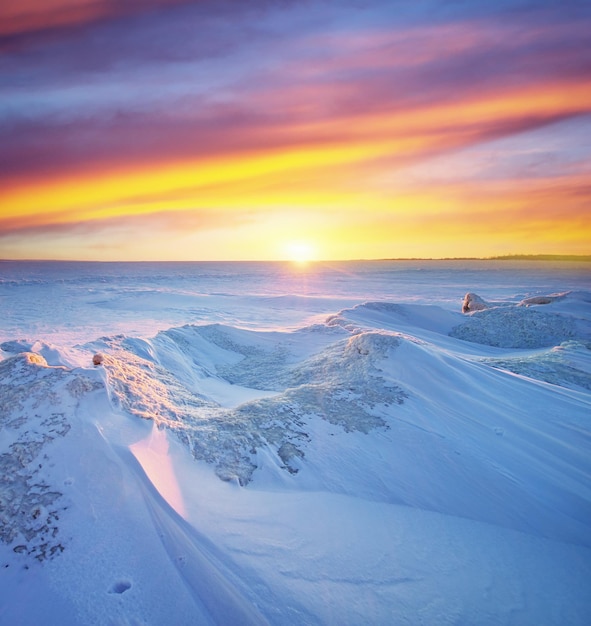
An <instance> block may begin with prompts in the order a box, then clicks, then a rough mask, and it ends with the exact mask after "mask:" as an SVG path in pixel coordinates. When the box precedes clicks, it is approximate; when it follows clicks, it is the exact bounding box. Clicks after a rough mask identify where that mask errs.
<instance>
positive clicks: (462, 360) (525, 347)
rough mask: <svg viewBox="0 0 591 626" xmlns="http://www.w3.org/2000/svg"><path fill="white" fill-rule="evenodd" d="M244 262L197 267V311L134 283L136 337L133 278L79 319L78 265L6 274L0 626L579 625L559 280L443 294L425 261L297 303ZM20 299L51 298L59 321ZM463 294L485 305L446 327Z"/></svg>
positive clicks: (588, 508)
mask: <svg viewBox="0 0 591 626" xmlns="http://www.w3.org/2000/svg"><path fill="white" fill-rule="evenodd" d="M222 265H223V264H222ZM246 266H247V267H245V268H244V269H243V270H242V269H241V268H240V267H237V269H236V276H235V277H233V276H232V275H231V273H229V272H227V271H226V270H227V268H226V267H225V266H224V267H222V268H221V269H218V270H216V268H215V267H213V266H212V267H209V269H208V272H209V274H208V276H209V275H211V276H216V277H217V278H218V279H219V281H218V283H222V284H217V283H216V284H215V285H214V284H213V283H212V285H211V286H210V287H209V291H207V289H205V288H204V286H203V285H201V291H202V293H201V294H200V295H199V298H201V299H206V298H209V299H212V301H213V300H215V301H216V302H215V304H214V305H213V307H212V311H213V312H212V313H211V314H210V313H202V314H200V315H203V319H194V318H191V316H190V314H189V313H188V310H187V309H186V308H182V307H184V306H185V305H184V304H183V302H186V301H187V299H188V300H190V301H191V302H194V301H193V300H192V298H193V296H192V295H191V293H189V291H190V290H189V289H188V283H189V282H190V281H192V280H195V277H194V275H193V274H191V275H184V274H183V273H182V272H181V271H180V270H178V268H174V269H175V272H176V274H174V275H170V276H169V277H168V279H167V280H165V276H164V275H165V274H166V272H165V270H163V269H161V268H160V269H159V271H160V274H158V277H159V280H160V279H162V282H159V280H156V279H154V280H153V281H152V285H151V288H149V286H150V285H149V282H150V281H149V278H147V277H146V276H143V275H142V277H138V278H137V284H138V288H139V286H141V288H142V290H144V291H149V293H150V302H151V304H150V306H149V307H148V308H147V309H146V308H143V307H145V305H146V299H145V298H144V297H142V298H140V299H138V300H137V301H136V306H137V311H136V319H135V320H133V319H131V318H130V319H129V320H128V319H127V318H123V319H122V318H121V317H119V314H120V313H121V311H122V310H124V309H125V307H128V310H129V311H130V312H132V311H133V308H132V303H131V299H130V296H129V290H130V288H131V287H132V286H133V284H134V283H133V280H132V278H133V277H132V276H127V277H126V278H125V279H124V280H123V279H122V280H121V283H122V286H121V298H119V297H118V291H117V285H116V284H115V282H110V283H109V290H110V298H111V299H110V305H109V307H104V306H103V305H101V307H100V310H101V311H102V312H103V313H102V314H99V316H98V317H96V318H94V320H93V319H92V318H93V314H94V313H95V311H96V308H95V307H96V304H89V300H88V298H87V294H88V290H89V289H90V288H93V287H91V285H94V284H95V281H96V277H93V276H92V275H91V272H90V269H89V268H88V266H86V265H85V266H84V267H83V270H80V271H78V273H76V271H74V270H75V268H74V270H73V271H72V276H71V277H70V278H69V279H68V280H63V279H62V281H61V282H58V281H56V280H55V279H52V277H51V272H49V274H48V276H45V277H44V276H43V275H42V272H41V270H39V269H37V270H36V271H37V272H38V274H36V278H35V280H34V281H32V280H31V279H30V278H27V279H26V280H24V279H23V278H22V273H23V269H22V267H20V266H19V272H20V274H19V273H18V272H17V273H15V275H14V276H13V277H12V278H11V277H8V278H7V279H6V280H5V281H4V282H3V283H2V285H3V287H2V289H0V295H2V296H4V297H5V298H8V297H9V296H10V294H11V293H15V292H18V294H17V298H16V303H17V304H15V305H14V307H13V309H12V310H11V309H10V308H8V316H7V321H6V324H5V325H4V327H3V328H2V337H3V339H4V341H3V343H1V344H0V349H1V350H2V352H1V353H0V466H1V470H2V471H1V473H0V505H1V506H0V518H1V522H2V524H1V527H0V528H1V530H0V623H7V624H39V623H60V624H66V625H68V624H86V623H94V624H123V623H125V624H161V623H174V624H224V625H225V624H265V623H269V624H279V625H282V624H286V625H287V624H295V623H297V624H351V625H357V624H387V623H388V624H389V623H395V624H526V623H527V624H532V623H536V624H542V623H543V624H557V625H558V624H566V623H568V624H581V625H582V624H586V623H587V622H588V615H589V614H590V611H591V599H590V598H591V593H590V591H591V584H590V581H591V481H590V478H591V454H590V452H591V430H590V424H589V416H590V415H591V411H590V408H591V293H590V292H591V289H587V290H586V289H585V288H584V287H585V282H584V280H582V279H581V277H580V275H579V274H577V273H576V272H574V273H573V274H572V275H569V273H568V272H567V271H566V270H564V269H563V270H562V271H561V272H560V273H557V272H556V270H554V269H552V270H548V272H547V273H546V278H547V280H546V282H547V283H548V285H547V287H548V288H547V289H546V290H545V291H543V290H541V289H538V288H535V289H532V290H531V291H529V292H528V291H527V289H525V288H524V286H523V285H521V284H519V285H517V284H515V285H507V280H506V279H507V276H506V271H505V269H499V270H498V271H494V268H495V267H497V266H496V265H495V266H494V267H493V268H491V269H490V273H485V272H484V271H481V272H480V277H481V279H482V284H481V285H478V286H476V285H474V284H469V283H468V280H467V277H469V276H471V275H472V274H470V273H468V274H463V273H462V272H460V271H456V272H454V271H453V270H452V269H449V267H447V266H446V267H444V269H445V271H447V272H448V273H449V280H448V289H447V291H446V289H445V288H444V286H443V285H442V282H441V276H442V272H443V270H442V268H441V267H440V266H428V267H426V268H425V271H423V272H421V281H420V285H419V286H418V287H417V289H416V291H415V292H412V291H409V285H410V284H411V282H412V281H411V278H412V276H411V273H412V274H413V275H414V273H416V268H414V269H412V268H407V270H406V271H407V272H408V273H407V274H405V273H404V272H401V271H400V269H398V266H395V267H396V268H397V269H396V271H395V272H393V274H392V275H389V274H388V272H386V271H385V269H384V265H383V264H377V265H376V267H375V272H374V273H372V272H371V267H369V266H368V264H361V265H360V268H361V269H360V274H361V275H362V277H363V280H361V279H359V280H357V279H355V280H354V278H355V276H354V274H352V273H351V272H349V274H345V273H344V272H340V273H338V274H335V276H336V277H338V279H339V280H338V281H337V280H335V285H336V286H335V288H334V289H333V290H329V289H328V288H327V287H328V286H329V281H328V279H327V278H326V277H322V276H321V277H316V278H314V277H311V278H310V281H308V283H307V284H308V285H309V284H316V287H314V290H315V293H314V294H313V295H310V294H308V295H306V294H301V293H299V292H297V291H296V292H294V293H290V292H289V290H290V289H293V287H294V284H296V283H290V284H287V285H286V290H287V291H286V293H284V294H278V293H273V292H265V291H264V289H263V285H264V280H263V279H264V271H263V269H261V268H259V267H258V266H257V268H255V269H256V272H255V271H254V270H253V268H252V267H250V265H249V264H246ZM214 270H215V271H214ZM222 270H223V271H222ZM349 270H351V266H349ZM281 271H282V272H283V271H284V270H283V269H282V270H281ZM462 271H464V270H462ZM113 272H114V270H113ZM241 272H243V273H244V275H243V274H241ZM277 272H278V270H277V268H276V267H272V268H271V269H270V270H269V271H268V276H267V278H268V280H269V283H273V281H274V280H275V279H276V277H277ZM245 275H246V276H250V277H253V276H254V278H255V279H256V280H255V283H256V289H257V293H254V292H253V293H248V292H244V291H240V290H244V276H245ZM518 275H519V277H520V280H525V278H527V272H526V271H525V270H524V269H523V268H520V269H519V273H518ZM347 276H352V278H351V279H350V282H349V285H348V287H347V285H346V277H347ZM394 277H397V278H398V280H399V283H400V284H401V285H404V288H400V287H398V289H399V290H400V293H399V294H398V297H395V296H396V294H392V293H391V294H390V295H389V296H388V297H387V298H384V297H383V294H384V293H385V292H387V291H388V289H391V290H392V289H393V288H392V286H391V280H392V279H393V278H394ZM462 277H463V278H464V279H466V280H465V281H464V282H466V283H467V284H466V285H464V287H462V288H460V287H458V284H459V283H461V282H462ZM530 278H531V281H532V283H536V282H543V281H542V278H543V273H541V270H540V266H539V265H538V264H536V265H535V266H534V267H533V269H532V271H531V272H530ZM253 280H254V279H253ZM89 281H90V282H89ZM429 281H431V283H432V285H433V287H434V289H436V290H437V294H430V292H429V290H428V289H427V285H428V284H429ZM559 282H560V283H561V284H558V283H559ZM297 284H299V285H301V284H303V281H302V278H301V276H300V277H299V278H298V280H297ZM164 285H165V286H166V287H165V288H164ZM368 285H369V287H368ZM40 286H42V288H43V289H44V290H45V291H47V292H49V291H51V290H54V291H55V297H56V298H58V299H61V297H63V296H64V294H65V293H66V292H67V296H68V298H70V299H71V300H72V302H71V303H70V304H69V305H68V306H69V307H70V309H71V311H72V313H71V314H70V316H69V315H67V314H65V315H64V316H63V318H62V320H61V325H60V324H55V320H54V319H53V315H54V313H53V312H51V311H50V312H49V313H48V314H47V317H46V318H44V313H43V312H39V310H36V311H35V313H34V314H33V313H31V309H34V307H33V304H32V303H33V302H34V300H35V298H36V297H37V295H38V290H39V288H40ZM320 287H322V288H323V289H325V293H323V294H322V293H319V291H320ZM590 287H591V285H590ZM214 288H215V290H216V293H222V292H223V293H224V294H226V295H224V296H223V298H224V307H225V308H224V309H223V310H220V311H216V310H215V307H216V306H218V305H219V304H220V301H219V299H217V298H218V296H216V295H214V293H213V292H214ZM273 289H276V287H273ZM368 289H369V290H370V291H372V292H373V296H374V297H373V298H372V297H369V298H368V297H367V296H368V295H369V296H371V295H372V293H369V294H368V293H366V292H367V290H368ZM175 290H176V291H175ZM468 290H470V291H473V292H478V293H480V294H482V298H483V299H484V300H485V301H486V302H487V305H488V306H487V308H486V309H483V310H477V311H473V312H470V313H468V314H467V315H466V314H462V313H461V307H462V298H463V295H464V294H465V293H466V292H467V291H468ZM510 291H511V293H510ZM60 292H61V296H60ZM177 292H178V294H181V295H184V296H186V297H187V298H186V299H184V300H183V299H178V298H175V297H173V298H170V296H171V294H173V295H174V294H175V293H177ZM27 293H28V296H27V295H26V294H27ZM454 294H455V296H454ZM555 296H559V297H555ZM27 297H28V298H29V300H30V303H29V307H28V308H26V309H21V308H20V306H21V305H22V304H23V303H24V302H25V301H26V300H27ZM454 297H455V303H454V304H453V306H452V305H451V303H452V301H454ZM532 299H535V300H532ZM271 303H272V304H271ZM17 305H18V306H17ZM179 305H180V306H181V309H180V310H179V309H177V307H178V306H179ZM275 305H277V306H278V307H281V306H285V307H286V308H285V309H284V310H283V311H282V312H281V313H279V314H277V315H276V312H275V309H274V308H273V307H275ZM335 305H336V306H335ZM191 306H192V304H191ZM65 308H66V306H65V305H64V304H62V312H63V311H64V310H65ZM11 311H12V312H11ZM105 311H111V313H110V314H108V315H107V314H105V313H104V312H105ZM82 312H83V313H84V315H85V316H86V317H87V318H88V319H89V320H90V322H89V324H90V327H89V328H88V329H83V330H77V326H82V321H81V320H80V319H79V315H80V314H81V313H82ZM103 315H104V316H103ZM109 315H110V317H109ZM167 317H170V318H175V317H179V318H180V317H183V318H184V322H183V323H181V324H177V325H170V326H164V327H160V326H161V325H163V324H164V323H165V318H167ZM33 318H34V319H33ZM273 319H275V323H273ZM29 321H30V322H31V323H30V324H29V323H28V322H29ZM51 324H54V326H53V331H52V332H51V333H49V332H40V333H39V334H38V336H36V335H35V332H36V330H39V329H43V328H49V326H50V325H51ZM140 326H141V327H142V328H144V329H149V330H150V332H143V333H134V332H133V328H136V327H140ZM21 327H22V329H23V330H26V331H27V332H24V333H23V334H22V335H21V334H17V333H16V332H15V333H14V334H11V333H12V332H13V331H16V330H17V329H18V328H21ZM111 327H112V330H114V332H108V329H109V328H111ZM152 331H153V332H152ZM92 333H96V334H94V336H92ZM97 352H100V353H101V354H102V355H103V356H104V360H103V363H102V365H99V366H93V364H92V357H93V355H94V354H96V353H97Z"/></svg>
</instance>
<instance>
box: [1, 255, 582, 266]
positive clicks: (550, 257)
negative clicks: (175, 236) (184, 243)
mask: <svg viewBox="0 0 591 626" xmlns="http://www.w3.org/2000/svg"><path fill="white" fill-rule="evenodd" d="M511 260H514V261H582V262H591V254H503V255H494V256H485V257H475V256H466V257H382V258H359V259H309V260H307V261H304V262H301V263H300V264H302V265H312V264H314V263H356V262H380V261H381V262H384V261H511ZM0 263H105V264H106V263H291V264H294V263H295V264H297V263H298V261H294V260H293V259H201V260H196V259H194V260H180V259H179V260H170V259H169V260H164V259H160V260H154V259H151V260H149V259H143V260H109V261H104V260H98V259H2V258H0Z"/></svg>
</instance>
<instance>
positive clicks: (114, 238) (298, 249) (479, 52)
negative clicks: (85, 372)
mask: <svg viewBox="0 0 591 626" xmlns="http://www.w3.org/2000/svg"><path fill="white" fill-rule="evenodd" d="M590 32H591V3H590V2H589V1H588V0H582V1H576V0H561V1H555V2H550V1H548V2H546V1H543V0H539V1H537V2H534V1H531V0H530V1H527V0H496V1H495V2H476V1H466V0H455V1H450V0H445V1H444V0H414V1H410V0H407V1H402V0H383V1H378V0H339V1H337V0H334V1H330V0H326V1H321V2H320V1H307V0H298V1H295V0H249V1H248V2H245V1H244V0H193V1H186V0H185V1H183V0H127V1H125V2H123V1H120V0H2V2H1V3H0V258H4V259H7V258H9V259H80V260H102V261H114V260H165V261H169V260H181V261H185V260H196V261H199V260H274V259H276V260H278V259H294V260H297V259H300V260H305V259H373V258H401V257H424V258H442V257H463V256H469V257H472V256H477V257H487V256H494V255H504V254H591V219H590V218H591V37H590V36H589V33H590Z"/></svg>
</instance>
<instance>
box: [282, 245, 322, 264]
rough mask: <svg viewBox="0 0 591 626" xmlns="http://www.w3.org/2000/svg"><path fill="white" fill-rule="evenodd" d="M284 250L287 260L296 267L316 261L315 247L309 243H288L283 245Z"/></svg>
mask: <svg viewBox="0 0 591 626" xmlns="http://www.w3.org/2000/svg"><path fill="white" fill-rule="evenodd" d="M284 250H285V254H286V257H287V260H289V261H291V262H292V263H295V264H296V265H307V264H308V263H311V262H313V261H317V260H318V257H317V251H316V247H315V246H314V245H313V244H312V243H310V242H309V241H304V240H299V241H290V242H288V243H286V244H285V246H284Z"/></svg>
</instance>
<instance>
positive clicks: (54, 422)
mask: <svg viewBox="0 0 591 626" xmlns="http://www.w3.org/2000/svg"><path fill="white" fill-rule="evenodd" d="M97 388H102V384H100V383H97V382H96V381H93V380H91V379H89V378H88V377H86V376H84V375H82V374H78V373H75V372H71V371H69V370H67V369H66V368H64V367H50V366H48V365H47V362H46V361H45V359H44V358H43V356H41V355H40V354H36V353H32V352H24V353H22V354H18V355H16V356H13V357H10V358H8V359H6V360H4V361H2V362H0V435H1V436H0V522H1V523H0V540H1V541H2V542H4V543H6V544H8V545H10V546H11V547H12V550H13V551H14V552H15V553H17V554H23V555H26V556H28V557H31V558H35V559H37V560H38V561H44V560H46V559H51V558H53V557H54V556H56V555H58V554H60V553H61V552H62V551H63V550H64V544H65V543H66V542H65V540H64V538H63V537H61V535H60V524H59V520H60V516H61V515H62V513H63V511H64V510H65V509H66V508H67V500H66V499H65V498H64V495H63V493H62V488H61V487H60V486H59V485H56V484H53V482H52V480H51V478H50V476H49V474H48V468H47V467H46V461H45V459H46V458H47V453H48V448H49V447H51V446H52V444H53V442H54V441H55V440H56V439H59V438H62V437H65V436H66V435H67V434H68V432H69V431H70V429H71V426H72V424H71V414H72V412H73V410H74V407H75V406H76V404H77V402H78V399H79V398H80V397H81V396H82V395H84V394H86V393H88V392H89V391H92V390H94V389H97ZM47 405H49V406H50V410H49V411H48V410H47Z"/></svg>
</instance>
